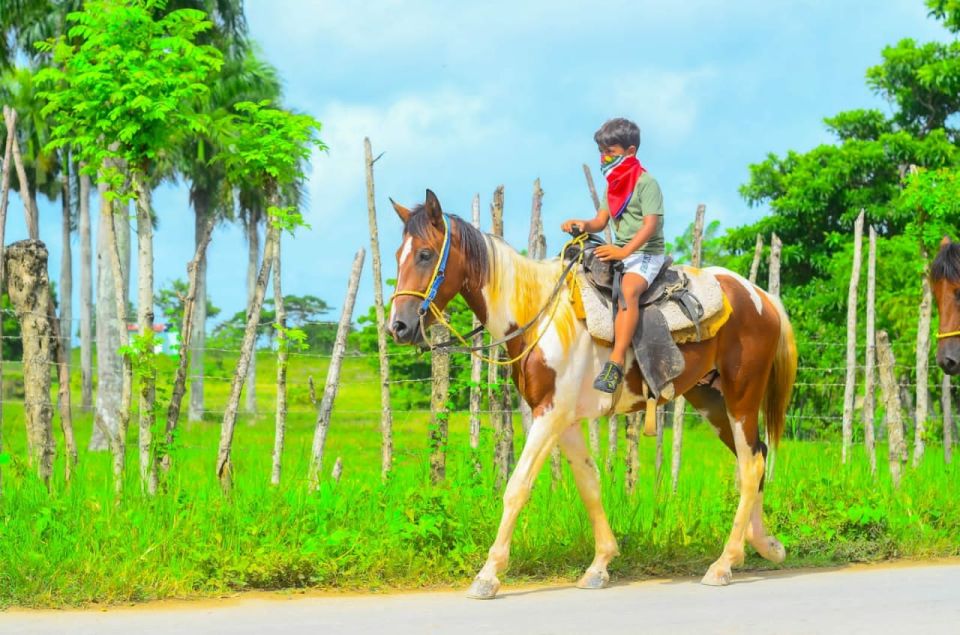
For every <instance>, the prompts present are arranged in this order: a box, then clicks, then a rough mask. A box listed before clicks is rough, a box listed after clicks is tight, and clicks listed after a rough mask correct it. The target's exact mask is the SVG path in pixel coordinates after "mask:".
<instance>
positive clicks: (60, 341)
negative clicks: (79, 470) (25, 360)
mask: <svg viewBox="0 0 960 635" xmlns="http://www.w3.org/2000/svg"><path fill="white" fill-rule="evenodd" d="M47 310H48V311H49V313H48V315H47V319H48V320H50V330H51V331H52V332H53V333H54V337H53V341H52V342H51V345H52V346H53V348H54V353H55V357H56V361H57V405H58V406H59V409H60V430H61V432H63V445H64V449H65V450H66V454H65V458H64V462H63V471H64V480H65V481H66V482H67V483H69V482H70V477H71V476H72V474H73V466H74V465H76V464H77V442H76V440H75V439H74V436H73V417H72V415H71V412H70V367H69V366H68V362H67V351H68V350H69V349H68V348H67V347H66V346H65V345H64V340H65V339H67V338H69V337H70V335H69V333H70V327H69V326H68V327H67V328H66V333H67V335H64V334H63V333H64V329H62V328H61V326H60V318H58V317H57V313H56V311H54V309H53V299H52V298H51V300H50V302H49V303H48V304H47Z"/></svg>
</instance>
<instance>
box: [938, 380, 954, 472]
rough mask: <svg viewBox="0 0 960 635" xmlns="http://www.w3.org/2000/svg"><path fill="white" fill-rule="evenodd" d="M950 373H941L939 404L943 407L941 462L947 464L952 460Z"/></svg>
mask: <svg viewBox="0 0 960 635" xmlns="http://www.w3.org/2000/svg"><path fill="white" fill-rule="evenodd" d="M951 390H952V387H951V386H950V375H947V374H946V373H944V375H943V394H942V395H941V397H940V399H941V405H942V408H943V462H944V463H946V464H947V465H950V463H951V462H952V461H953V399H952V398H951V397H952V395H951V394H950V391H951Z"/></svg>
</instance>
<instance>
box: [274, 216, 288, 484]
mask: <svg viewBox="0 0 960 635" xmlns="http://www.w3.org/2000/svg"><path fill="white" fill-rule="evenodd" d="M282 246H283V234H282V233H281V234H280V235H279V236H277V250H276V253H275V254H274V257H273V309H274V321H273V324H274V330H276V331H277V332H276V333H275V336H276V338H277V397H276V412H275V414H274V424H273V456H272V457H271V458H272V465H271V468H270V484H271V485H273V486H277V485H280V474H281V470H282V469H283V442H284V438H285V437H286V434H287V357H288V352H289V351H288V347H289V340H288V339H287V332H286V328H287V311H286V307H285V306H284V304H283V286H282V284H281V281H280V278H281V272H280V260H281V255H280V254H281V251H282V249H281V248H282Z"/></svg>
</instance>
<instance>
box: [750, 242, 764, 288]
mask: <svg viewBox="0 0 960 635" xmlns="http://www.w3.org/2000/svg"><path fill="white" fill-rule="evenodd" d="M762 255H763V236H761V235H760V234H757V246H756V247H755V248H754V249H753V262H752V263H750V278H749V279H750V282H752V283H754V284H756V283H757V274H758V273H759V271H760V257H761V256H762Z"/></svg>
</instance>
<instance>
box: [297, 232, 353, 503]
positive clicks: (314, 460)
mask: <svg viewBox="0 0 960 635" xmlns="http://www.w3.org/2000/svg"><path fill="white" fill-rule="evenodd" d="M364 255H365V254H364V252H363V248H362V247H361V248H360V249H359V250H358V251H357V255H356V256H354V258H353V267H352V268H351V270H350V282H349V283H348V284H347V296H346V298H345V299H344V301H343V311H342V312H341V313H340V323H339V324H338V325H337V338H336V340H335V341H334V343H333V354H332V355H331V356H330V366H329V367H328V368H327V383H326V385H325V386H324V388H323V400H322V401H321V402H320V409H319V411H318V412H317V425H316V429H315V430H314V433H313V447H312V448H311V452H310V471H309V481H310V491H316V490H317V488H318V487H320V474H321V473H322V472H323V449H324V446H325V445H326V442H327V430H328V429H329V428H330V415H331V413H332V412H333V402H334V400H335V399H336V398H337V388H339V386H340V365H341V364H342V363H343V355H344V353H345V352H346V349H347V335H348V334H349V333H350V320H351V319H352V316H353V305H354V303H355V301H356V299H357V288H358V287H359V286H360V272H361V271H362V270H363V258H364Z"/></svg>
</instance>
